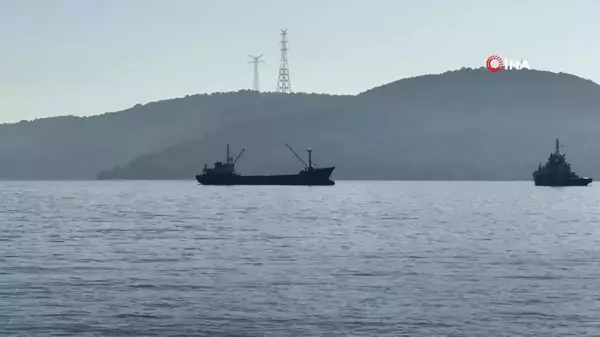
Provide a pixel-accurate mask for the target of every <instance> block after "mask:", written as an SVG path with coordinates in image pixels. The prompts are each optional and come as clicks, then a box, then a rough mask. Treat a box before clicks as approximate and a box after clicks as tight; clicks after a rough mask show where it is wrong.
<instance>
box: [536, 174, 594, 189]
mask: <svg viewBox="0 0 600 337" xmlns="http://www.w3.org/2000/svg"><path fill="white" fill-rule="evenodd" d="M592 180H593V179H592V178H572V179H555V178H554V177H551V176H534V177H533V181H534V183H535V186H549V187H567V186H587V185H589V184H590V183H591V182H592Z"/></svg>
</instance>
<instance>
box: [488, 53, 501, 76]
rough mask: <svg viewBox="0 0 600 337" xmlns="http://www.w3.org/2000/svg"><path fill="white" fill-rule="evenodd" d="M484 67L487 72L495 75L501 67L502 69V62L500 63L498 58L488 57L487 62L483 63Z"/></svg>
mask: <svg viewBox="0 0 600 337" xmlns="http://www.w3.org/2000/svg"><path fill="white" fill-rule="evenodd" d="M485 65H486V67H487V68H488V70H489V71H491V72H493V73H497V72H499V71H500V70H502V67H504V61H502V59H501V58H500V56H498V55H492V56H490V57H488V59H487V62H485Z"/></svg>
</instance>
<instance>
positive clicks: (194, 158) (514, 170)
mask: <svg viewBox="0 0 600 337" xmlns="http://www.w3.org/2000/svg"><path fill="white" fill-rule="evenodd" d="M291 97H294V96H291ZM291 97H290V99H291ZM335 103H336V104H335V105H334V106H329V107H323V108H321V109H311V111H306V112H305V113H304V114H299V113H281V114H277V113H275V114H270V115H269V116H267V117H261V118H256V119H252V120H244V121H237V122H235V123H231V124H229V125H226V126H223V127H221V128H218V129H214V130H212V131H211V132H209V133H206V134H204V135H203V136H199V137H195V138H191V139H189V140H186V141H183V142H180V143H177V144H173V145H172V146H170V147H168V148H165V149H162V150H159V151H156V152H149V153H146V154H143V155H141V156H140V157H138V158H136V159H135V160H133V161H132V162H130V163H128V164H126V165H124V166H119V167H116V168H113V169H110V170H107V171H103V172H101V173H100V175H99V177H100V178H103V179H192V178H193V177H194V175H195V174H197V173H199V172H200V170H201V168H202V166H203V163H208V164H209V165H210V164H212V162H213V161H215V160H219V159H224V150H225V144H226V143H227V142H229V143H231V144H232V146H234V147H235V148H238V149H239V148H241V147H245V148H247V152H246V153H245V154H244V156H243V157H242V158H241V159H240V160H239V162H238V165H237V168H238V170H239V171H240V172H241V173H244V174H261V173H285V172H296V171H298V170H299V169H301V168H302V165H301V164H300V163H299V162H298V161H297V159H296V158H294V156H293V155H292V154H291V153H290V152H289V151H288V150H287V149H286V148H285V147H284V142H288V143H290V144H291V145H292V146H294V147H295V148H296V150H301V149H303V148H306V147H311V148H313V149H314V158H315V163H317V165H320V166H324V165H336V166H337V168H336V171H335V172H334V178H336V179H361V180H362V179H365V180H368V179H408V180H411V179H419V180H456V179H459V180H529V179H531V172H532V171H533V170H534V169H535V168H536V167H537V165H538V163H540V162H542V161H544V160H545V159H546V158H547V155H548V154H549V153H550V152H551V151H552V149H553V144H554V143H553V142H554V139H555V138H556V137H560V138H561V139H562V141H563V143H564V144H565V148H564V149H563V150H564V151H566V153H567V158H568V160H570V161H571V162H572V163H573V168H574V169H575V170H576V171H577V172H580V173H582V174H585V175H595V176H598V177H600V156H598V155H597V154H600V152H599V151H600V133H599V132H598V131H599V128H600V127H599V126H598V125H600V86H598V85H597V84H595V83H593V82H591V81H589V80H584V79H581V78H578V77H576V76H572V75H568V74H562V73H560V74H556V73H550V72H541V71H528V70H521V71H503V72H500V73H490V72H489V71H487V70H486V69H462V70H459V71H451V72H446V73H443V74H440V75H426V76H420V77H415V78H409V79H404V80H400V81H397V82H394V83H390V84H387V85H383V86H381V87H378V88H374V89H371V90H369V91H367V92H364V93H362V94H360V95H357V96H347V97H342V98H340V99H339V100H337V101H336V102H335ZM281 108H282V111H284V110H286V109H289V108H290V107H289V106H285V107H281Z"/></svg>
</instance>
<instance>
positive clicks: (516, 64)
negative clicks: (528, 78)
mask: <svg viewBox="0 0 600 337" xmlns="http://www.w3.org/2000/svg"><path fill="white" fill-rule="evenodd" d="M485 66H486V67H487V68H488V70H489V71H491V72H493V73H497V72H499V71H500V70H502V68H504V69H509V70H513V69H516V70H521V69H531V68H530V67H529V62H527V60H523V59H521V60H520V61H516V60H511V59H509V58H508V57H505V58H501V57H500V56H498V55H492V56H490V57H488V59H487V61H486V62H485Z"/></svg>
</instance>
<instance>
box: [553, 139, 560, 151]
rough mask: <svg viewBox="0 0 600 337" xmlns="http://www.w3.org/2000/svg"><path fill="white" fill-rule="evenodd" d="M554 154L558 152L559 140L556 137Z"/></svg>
mask: <svg viewBox="0 0 600 337" xmlns="http://www.w3.org/2000/svg"><path fill="white" fill-rule="evenodd" d="M554 154H555V155H559V154H560V142H559V141H558V138H556V149H555V150H554Z"/></svg>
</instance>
